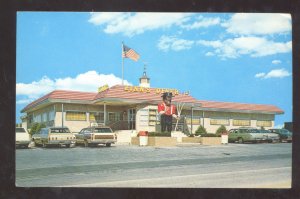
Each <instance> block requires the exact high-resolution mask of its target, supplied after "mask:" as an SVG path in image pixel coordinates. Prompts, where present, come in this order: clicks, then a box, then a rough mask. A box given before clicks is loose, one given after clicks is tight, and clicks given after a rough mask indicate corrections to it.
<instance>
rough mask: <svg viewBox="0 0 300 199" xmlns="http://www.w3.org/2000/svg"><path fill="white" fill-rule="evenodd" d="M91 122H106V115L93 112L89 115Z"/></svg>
mask: <svg viewBox="0 0 300 199" xmlns="http://www.w3.org/2000/svg"><path fill="white" fill-rule="evenodd" d="M89 120H90V121H97V122H103V121H104V113H103V112H92V113H90V115H89Z"/></svg>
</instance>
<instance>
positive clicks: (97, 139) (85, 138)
mask: <svg viewBox="0 0 300 199" xmlns="http://www.w3.org/2000/svg"><path fill="white" fill-rule="evenodd" d="M115 142H117V135H116V134H115V133H114V132H113V131H112V129H111V128H110V127H108V126H100V127H99V126H97V127H87V128H83V129H82V130H81V131H80V132H79V133H78V134H76V143H77V144H83V145H84V146H85V147H87V146H97V145H99V144H104V145H106V146H107V147H109V146H111V144H114V143H115Z"/></svg>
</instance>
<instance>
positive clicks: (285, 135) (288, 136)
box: [270, 129, 293, 142]
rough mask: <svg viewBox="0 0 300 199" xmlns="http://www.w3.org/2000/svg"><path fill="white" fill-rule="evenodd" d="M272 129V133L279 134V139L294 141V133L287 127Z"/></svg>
mask: <svg viewBox="0 0 300 199" xmlns="http://www.w3.org/2000/svg"><path fill="white" fill-rule="evenodd" d="M270 131H271V132H272V133H276V134H278V135H279V140H280V141H281V142H283V141H286V142H292V140H293V133H292V132H290V131H289V130H287V129H270Z"/></svg>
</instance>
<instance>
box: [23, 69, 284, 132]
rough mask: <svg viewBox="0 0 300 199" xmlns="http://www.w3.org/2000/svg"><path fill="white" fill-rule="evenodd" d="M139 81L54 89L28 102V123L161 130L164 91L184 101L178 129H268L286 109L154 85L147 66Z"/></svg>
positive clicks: (72, 127) (177, 101)
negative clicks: (198, 96)
mask: <svg viewBox="0 0 300 199" xmlns="http://www.w3.org/2000/svg"><path fill="white" fill-rule="evenodd" d="M139 80H140V84H139V86H128V85H115V86H112V87H109V86H102V87H100V88H99V89H98V92H81V91H70V90H54V91H52V92H50V93H48V94H46V95H45V96H43V97H41V98H39V99H37V100H35V101H33V102H32V103H30V104H28V105H27V106H26V107H25V108H24V109H23V110H22V111H21V112H22V113H24V115H23V116H22V118H21V119H22V125H23V126H25V127H27V128H28V129H30V128H31V126H32V125H33V124H34V123H44V124H45V125H46V126H49V127H51V126H67V127H69V129H70V130H71V131H72V132H79V131H80V130H81V129H82V128H84V127H87V126H91V125H94V124H95V123H97V124H103V125H107V126H110V127H111V128H112V129H113V130H114V131H122V130H133V131H135V132H139V131H149V132H159V131H160V123H159V116H158V114H157V104H158V103H160V102H161V101H162V98H161V95H162V93H164V92H172V93H173V95H174V97H173V99H172V103H173V104H175V105H177V106H178V107H182V111H181V114H180V120H179V122H178V124H177V126H176V125H175V123H176V122H175V121H174V125H173V130H175V126H176V127H177V129H176V130H180V131H183V132H185V133H187V134H190V133H194V132H195V131H196V130H197V128H198V127H199V126H200V125H202V126H203V127H204V128H206V130H207V132H209V133H215V132H216V130H217V129H218V128H219V127H220V126H221V125H224V126H225V127H226V129H227V130H229V129H232V128H239V127H254V128H261V127H264V128H265V129H269V128H273V127H274V119H275V115H277V114H283V113H284V112H283V110H281V109H280V108H278V107H276V106H274V105H261V104H246V103H234V102H216V101H207V100H200V99H196V98H194V97H193V96H191V95H190V93H189V92H182V91H179V90H177V89H166V88H152V87H150V78H148V77H147V75H146V72H144V74H143V76H142V77H141V78H140V79H139Z"/></svg>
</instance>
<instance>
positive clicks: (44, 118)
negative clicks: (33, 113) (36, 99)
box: [42, 112, 48, 122]
mask: <svg viewBox="0 0 300 199" xmlns="http://www.w3.org/2000/svg"><path fill="white" fill-rule="evenodd" d="M47 115H48V114H47V112H45V113H43V115H42V122H47V121H48V117H47Z"/></svg>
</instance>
